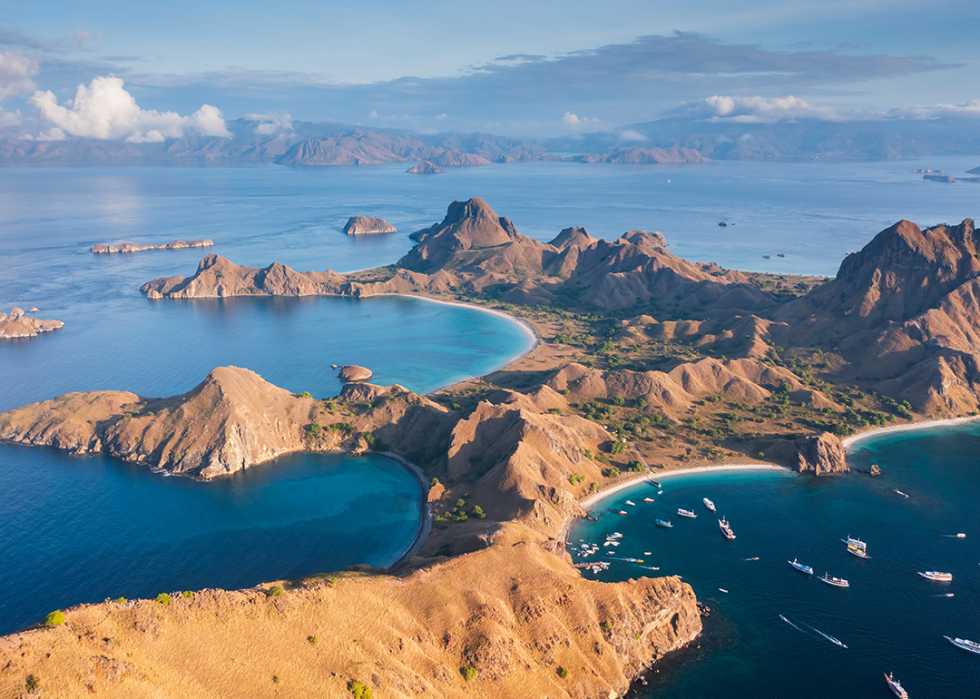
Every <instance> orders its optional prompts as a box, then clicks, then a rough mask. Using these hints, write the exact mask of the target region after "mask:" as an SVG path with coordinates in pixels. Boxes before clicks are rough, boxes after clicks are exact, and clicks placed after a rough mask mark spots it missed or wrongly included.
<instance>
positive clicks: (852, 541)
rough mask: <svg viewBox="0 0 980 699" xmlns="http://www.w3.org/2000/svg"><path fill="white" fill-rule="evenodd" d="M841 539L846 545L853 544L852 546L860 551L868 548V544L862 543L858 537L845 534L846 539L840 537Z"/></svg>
mask: <svg viewBox="0 0 980 699" xmlns="http://www.w3.org/2000/svg"><path fill="white" fill-rule="evenodd" d="M841 541H843V542H844V543H845V544H847V545H848V546H853V547H854V548H856V549H860V550H861V551H864V550H866V549H867V548H868V545H867V544H866V543H864V542H863V541H861V540H860V539H852V538H851V535H850V534H848V535H847V538H846V539H841Z"/></svg>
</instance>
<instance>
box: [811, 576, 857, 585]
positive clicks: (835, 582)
mask: <svg viewBox="0 0 980 699" xmlns="http://www.w3.org/2000/svg"><path fill="white" fill-rule="evenodd" d="M817 579H818V580H822V581H823V582H825V583H827V584H828V585H833V586H834V587H850V586H851V583H849V582H847V581H846V580H844V578H834V577H831V576H830V575H829V574H827V573H824V574H823V575H818V576H817Z"/></svg>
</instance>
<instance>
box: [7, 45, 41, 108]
mask: <svg viewBox="0 0 980 699" xmlns="http://www.w3.org/2000/svg"><path fill="white" fill-rule="evenodd" d="M35 73H37V63H35V62H34V61H32V60H31V59H29V58H27V57H25V56H23V55H21V54H20V53H17V52H15V51H7V52H5V53H0V102H3V101H4V100H5V99H7V98H8V97H15V96H17V95H26V94H27V93H29V92H31V91H32V90H35V89H36V86H35V85H34V82H33V81H32V80H31V76H32V75H34V74H35Z"/></svg>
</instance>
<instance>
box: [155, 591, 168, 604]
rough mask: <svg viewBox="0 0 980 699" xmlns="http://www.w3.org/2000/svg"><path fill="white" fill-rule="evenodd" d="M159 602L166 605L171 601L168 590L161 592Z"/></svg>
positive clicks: (158, 597)
mask: <svg viewBox="0 0 980 699" xmlns="http://www.w3.org/2000/svg"><path fill="white" fill-rule="evenodd" d="M157 602H159V603H160V604H162V605H163V606H164V607H166V606H167V605H168V604H170V602H171V599H170V595H168V594H167V593H166V592H161V593H160V594H159V595H157Z"/></svg>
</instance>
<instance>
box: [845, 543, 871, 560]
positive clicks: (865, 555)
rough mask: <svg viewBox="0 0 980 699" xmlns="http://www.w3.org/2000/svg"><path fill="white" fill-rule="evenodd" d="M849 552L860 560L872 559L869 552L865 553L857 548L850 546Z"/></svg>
mask: <svg viewBox="0 0 980 699" xmlns="http://www.w3.org/2000/svg"><path fill="white" fill-rule="evenodd" d="M847 552H848V553H850V554H853V555H855V556H857V557H858V558H864V559H868V558H871V556H869V555H868V552H867V551H865V550H864V549H859V548H858V547H857V546H848V547H847Z"/></svg>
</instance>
